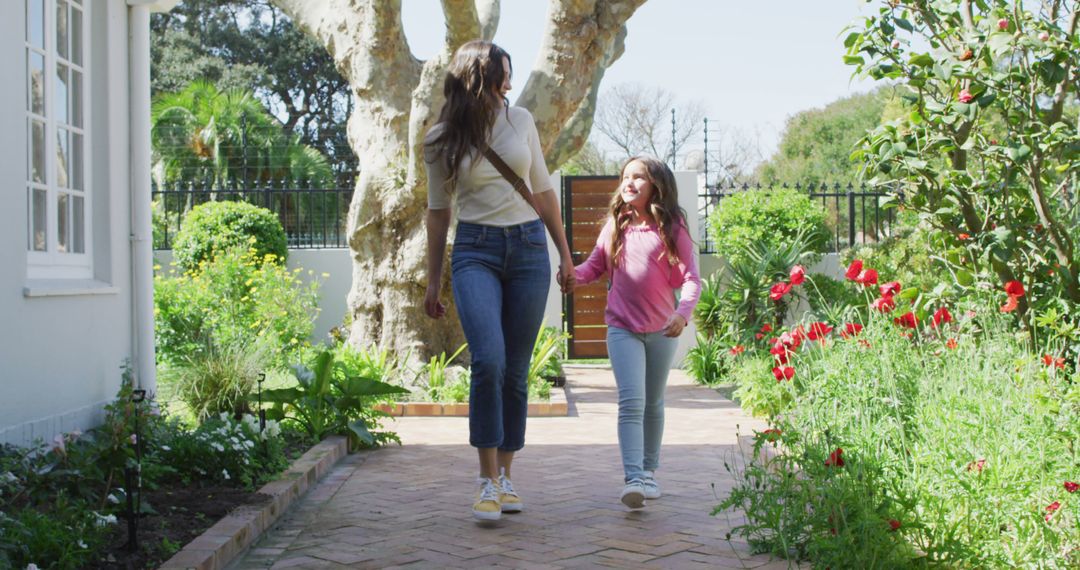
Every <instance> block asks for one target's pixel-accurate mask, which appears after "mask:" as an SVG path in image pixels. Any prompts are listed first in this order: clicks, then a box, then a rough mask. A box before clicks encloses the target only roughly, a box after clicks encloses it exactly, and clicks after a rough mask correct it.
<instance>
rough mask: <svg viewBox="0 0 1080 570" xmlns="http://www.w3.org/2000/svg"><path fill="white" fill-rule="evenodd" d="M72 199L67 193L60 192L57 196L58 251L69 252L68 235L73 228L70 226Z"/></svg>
mask: <svg viewBox="0 0 1080 570" xmlns="http://www.w3.org/2000/svg"><path fill="white" fill-rule="evenodd" d="M69 203H70V200H68V195H67V194H60V195H58V196H57V197H56V251H59V252H60V253H67V252H68V251H70V250H69V249H68V247H69V245H70V240H69V239H68V236H69V235H70V232H71V230H70V229H69V228H68V220H69V219H70V218H69V215H70V213H69V212H68V208H69V207H70V205H69Z"/></svg>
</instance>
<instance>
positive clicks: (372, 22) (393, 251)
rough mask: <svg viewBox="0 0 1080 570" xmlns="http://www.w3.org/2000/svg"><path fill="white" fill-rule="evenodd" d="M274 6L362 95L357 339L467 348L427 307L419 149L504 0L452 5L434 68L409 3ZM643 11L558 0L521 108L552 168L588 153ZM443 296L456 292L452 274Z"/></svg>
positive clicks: (357, 105)
mask: <svg viewBox="0 0 1080 570" xmlns="http://www.w3.org/2000/svg"><path fill="white" fill-rule="evenodd" d="M274 3H275V4H276V5H277V6H278V7H280V8H281V9H282V10H283V11H284V12H285V13H286V14H287V15H288V16H289V17H290V18H292V21H293V22H294V23H295V24H296V25H298V26H299V27H301V28H302V29H303V30H305V31H306V32H307V33H309V34H311V35H312V37H314V38H316V39H317V40H318V41H319V43H320V44H322V45H323V46H326V47H327V50H328V51H329V52H330V53H331V55H332V57H333V60H334V63H335V65H336V67H337V69H338V70H339V71H341V73H342V75H343V76H344V77H345V78H347V79H348V81H349V85H350V88H351V91H352V95H353V100H354V101H353V111H352V114H351V116H350V118H349V130H348V134H349V141H350V143H351V145H352V149H353V150H354V152H355V153H356V155H357V156H358V157H359V159H360V165H361V171H360V176H359V178H358V180H357V184H356V190H355V192H354V194H353V203H352V206H351V207H350V209H349V218H348V232H349V246H350V248H351V249H352V253H353V285H352V290H351V292H350V294H349V310H350V316H351V317H352V325H351V328H350V337H349V342H350V343H351V344H353V345H357V346H363V345H367V344H370V343H381V344H382V346H383V347H385V348H389V349H392V350H398V351H400V352H401V353H402V354H405V353H406V352H407V351H411V354H413V356H414V357H416V356H418V355H426V354H430V353H439V352H442V351H450V350H453V349H454V348H456V347H457V346H460V344H461V340H462V339H461V332H460V327H459V326H458V324H457V323H456V322H455V321H454V320H452V319H442V320H440V321H431V320H430V319H428V318H427V317H426V316H424V312H423V307H422V302H421V300H422V299H423V295H424V288H425V285H426V278H427V276H426V271H425V267H424V259H425V243H426V230H425V227H424V224H423V223H422V221H421V220H422V219H423V213H424V211H425V209H426V206H427V188H426V182H427V180H426V173H425V169H424V162H423V154H424V153H423V149H422V143H423V138H424V135H425V133H426V132H427V130H428V128H430V127H431V126H432V125H433V124H434V123H435V121H436V120H437V113H438V111H439V109H440V107H441V106H442V103H443V97H442V82H443V78H444V77H445V74H446V69H447V65H448V64H449V61H450V56H451V54H452V53H453V51H454V50H455V49H456V48H457V47H458V46H460V45H461V44H463V43H464V42H466V41H468V40H471V39H474V38H478V37H482V38H491V37H493V36H494V33H495V29H496V27H497V25H498V19H499V3H498V2H497V1H494V0H477V1H473V0H443V2H442V8H443V14H444V17H445V20H446V36H445V40H444V43H443V49H442V50H441V51H440V53H439V54H438V55H436V56H435V57H433V58H432V59H430V60H428V61H420V60H418V59H417V58H416V57H415V56H414V55H413V54H412V52H411V50H410V48H409V42H408V39H407V38H406V37H405V31H404V28H403V26H402V21H401V3H400V1H393V0H274ZM642 3H644V0H595V1H591V2H582V1H579V0H552V1H551V5H550V8H549V10H548V15H547V22H546V24H545V26H546V29H545V33H544V39H543V43H542V47H541V49H540V53H539V55H538V56H537V60H536V63H535V65H534V68H533V72H532V74H531V75H530V76H529V77H528V78H527V79H526V81H525V82H524V87H521V88H520V95H519V96H518V98H517V101H516V104H517V105H520V106H522V107H525V108H527V109H529V111H531V112H532V114H533V117H534V118H535V119H536V126H537V129H538V130H539V134H540V141H541V145H542V147H543V150H544V153H545V156H546V158H547V165H548V168H549V169H555V168H557V167H558V166H560V165H562V164H563V163H565V162H566V161H567V160H568V159H569V158H570V157H571V156H573V155H575V154H577V152H578V150H579V149H580V148H581V146H582V145H584V144H585V141H586V138H587V137H588V134H589V130H590V128H591V126H592V118H593V113H594V110H595V105H596V95H597V89H598V88H599V85H600V80H601V78H602V77H603V75H604V71H605V70H606V69H607V68H608V67H609V66H610V65H611V64H612V63H613V62H614V61H615V60H616V59H617V58H618V57H619V56H620V55H621V54H622V49H623V40H624V39H625V36H626V28H625V23H626V21H627V19H629V18H630V16H631V15H632V14H633V13H634V11H635V10H637V8H638V7H639V6H640V5H641V4H642ZM518 85H521V83H520V82H519V83H518ZM443 287H444V290H446V291H447V292H448V290H449V272H447V276H446V281H445V282H444V284H443ZM447 297H449V296H448V295H447ZM453 313H454V312H453V311H450V314H453Z"/></svg>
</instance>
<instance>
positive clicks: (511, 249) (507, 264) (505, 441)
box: [450, 219, 551, 451]
mask: <svg viewBox="0 0 1080 570" xmlns="http://www.w3.org/2000/svg"><path fill="white" fill-rule="evenodd" d="M450 267H451V278H452V283H453V286H454V303H455V304H456V305H457V311H458V317H460V319H461V327H462V329H464V331H465V339H466V340H467V341H468V342H469V352H470V353H471V354H472V384H471V387H470V389H469V444H470V445H472V446H473V447H480V448H487V447H497V448H499V449H500V450H502V451H517V450H519V449H521V448H522V447H524V446H525V417H526V415H527V414H528V410H529V404H528V397H529V389H528V386H527V385H526V376H527V375H528V372H529V361H530V359H531V358H532V351H533V345H534V344H535V343H536V335H537V333H539V331H540V325H541V323H542V322H543V320H544V308H545V307H546V306H547V296H548V291H549V290H550V289H551V266H550V264H549V261H548V250H547V234H546V232H545V230H544V224H543V222H541V221H540V220H539V219H537V220H534V221H532V222H527V223H524V224H520V225H517V226H509V227H496V226H484V225H479V224H471V223H467V222H460V223H458V226H457V235H456V237H455V238H454V250H453V253H452V254H451V256H450Z"/></svg>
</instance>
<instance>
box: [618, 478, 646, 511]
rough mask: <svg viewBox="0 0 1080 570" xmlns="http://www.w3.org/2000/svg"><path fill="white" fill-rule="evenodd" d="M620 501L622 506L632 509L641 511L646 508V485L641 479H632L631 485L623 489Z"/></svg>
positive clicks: (628, 484)
mask: <svg viewBox="0 0 1080 570" xmlns="http://www.w3.org/2000/svg"><path fill="white" fill-rule="evenodd" d="M619 500H620V501H622V504H624V505H626V506H628V507H630V508H631V509H640V508H642V507H644V506H645V485H644V483H642V481H641V479H631V480H630V482H629V483H627V484H626V486H625V487H623V490H622V494H621V495H619Z"/></svg>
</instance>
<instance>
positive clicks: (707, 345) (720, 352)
mask: <svg viewBox="0 0 1080 570" xmlns="http://www.w3.org/2000/svg"><path fill="white" fill-rule="evenodd" d="M725 341H726V339H725V338H724V337H721V336H711V337H710V336H707V335H704V334H701V333H698V335H697V344H696V345H694V348H691V349H690V351H689V352H687V353H686V363H685V365H686V372H687V373H688V374H690V377H691V378H693V379H694V380H696V381H698V382H699V383H701V384H705V385H713V384H719V383H720V382H723V381H724V380H725V379H726V378H727V375H728V370H729V368H730V366H731V362H730V361H729V360H728V350H730V348H729V347H728V345H727V343H726V342H725Z"/></svg>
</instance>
